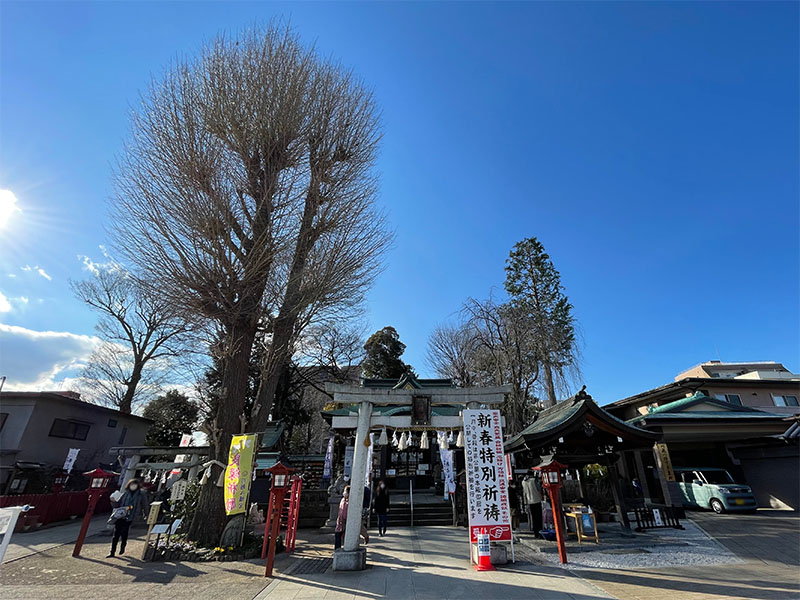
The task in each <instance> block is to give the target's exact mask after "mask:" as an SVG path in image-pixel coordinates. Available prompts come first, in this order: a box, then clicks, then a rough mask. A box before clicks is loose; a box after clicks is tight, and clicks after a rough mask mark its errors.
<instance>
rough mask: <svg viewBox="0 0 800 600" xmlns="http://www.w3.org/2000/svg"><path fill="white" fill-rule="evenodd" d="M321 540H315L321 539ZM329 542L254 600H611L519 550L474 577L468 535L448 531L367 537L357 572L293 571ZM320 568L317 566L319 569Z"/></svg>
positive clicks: (319, 554)
mask: <svg viewBox="0 0 800 600" xmlns="http://www.w3.org/2000/svg"><path fill="white" fill-rule="evenodd" d="M321 541H322V540H320V542H321ZM330 541H331V540H324V545H323V544H322V543H317V544H315V545H307V546H306V547H305V549H304V550H303V551H302V552H301V551H300V544H299V543H298V552H297V553H296V556H294V557H292V558H290V559H289V561H295V562H296V563H298V564H297V567H292V566H288V565H287V566H286V568H285V569H284V573H283V574H279V575H278V577H276V579H275V581H273V582H272V583H271V584H270V585H269V586H268V587H267V588H265V589H264V591H263V592H262V593H261V594H260V595H259V596H258V599H259V600H303V599H310V598H324V599H325V600H334V599H335V600H351V599H354V598H392V599H397V600H425V599H428V598H431V599H432V598H436V599H446V598H453V599H462V598H467V599H475V600H478V599H479V600H512V599H526V600H544V599H547V600H550V599H552V600H591V599H598V600H599V599H601V598H603V599H605V598H612V596H611V595H609V594H607V593H605V592H603V591H602V590H600V589H599V588H597V587H595V586H594V585H592V584H590V583H588V582H586V581H583V580H581V579H580V578H579V577H577V576H576V575H574V574H572V573H571V572H570V571H567V570H564V569H561V568H560V567H553V566H549V565H544V564H537V563H534V562H533V560H532V555H533V553H532V552H530V554H526V553H525V551H524V549H521V548H520V555H519V556H518V558H520V559H521V560H520V561H519V562H518V563H517V564H515V565H511V564H509V565H507V566H504V567H500V568H498V570H497V571H494V572H490V573H486V572H484V573H479V572H477V571H475V570H474V569H473V568H472V567H470V564H469V558H468V549H469V544H468V542H467V532H466V530H465V529H461V528H459V529H453V528H449V527H427V528H425V527H420V528H415V529H409V528H403V529H397V530H394V531H390V532H389V535H387V536H386V537H384V538H380V537H378V536H371V537H370V544H369V546H368V547H367V560H368V562H369V564H370V568H369V569H367V570H366V571H361V572H351V573H347V572H337V573H335V572H333V571H331V570H330V569H327V570H325V571H324V572H311V573H299V572H292V571H293V570H294V569H295V568H297V569H298V571H299V570H300V568H301V564H300V563H302V562H304V561H316V560H319V559H322V558H323V557H329V556H330ZM321 566H324V565H321Z"/></svg>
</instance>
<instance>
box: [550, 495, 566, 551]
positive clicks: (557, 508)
mask: <svg viewBox="0 0 800 600" xmlns="http://www.w3.org/2000/svg"><path fill="white" fill-rule="evenodd" d="M548 493H549V495H550V506H551V507H552V508H553V525H554V526H555V528H556V541H557V542H558V558H559V559H560V560H561V564H562V565H565V564H567V548H566V546H565V545H564V523H563V522H562V521H563V519H562V516H561V502H560V501H559V498H558V492H557V491H556V490H554V489H553V487H550V486H548Z"/></svg>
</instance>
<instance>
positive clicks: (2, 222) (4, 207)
mask: <svg viewBox="0 0 800 600" xmlns="http://www.w3.org/2000/svg"><path fill="white" fill-rule="evenodd" d="M15 212H21V210H20V208H19V207H18V206H17V197H16V196H15V195H14V192H12V191H11V190H0V229H4V228H5V226H6V225H7V224H8V220H9V219H10V218H11V215H13V214H14V213H15Z"/></svg>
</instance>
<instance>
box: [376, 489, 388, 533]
mask: <svg viewBox="0 0 800 600" xmlns="http://www.w3.org/2000/svg"><path fill="white" fill-rule="evenodd" d="M388 513H389V490H387V489H386V484H385V483H384V482H383V480H381V481H379V482H378V489H377V490H375V514H376V515H378V535H379V536H381V537H383V536H384V535H386V525H387V524H388V523H389V514H388Z"/></svg>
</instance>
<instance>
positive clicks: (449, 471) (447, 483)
mask: <svg viewBox="0 0 800 600" xmlns="http://www.w3.org/2000/svg"><path fill="white" fill-rule="evenodd" d="M436 437H437V439H438V442H439V458H440V460H441V461H442V473H443V474H444V499H445V500H449V499H450V494H454V493H455V491H456V477H455V470H454V469H453V451H452V450H449V449H448V445H449V443H448V441H447V434H446V433H445V432H444V431H437V432H436Z"/></svg>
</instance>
